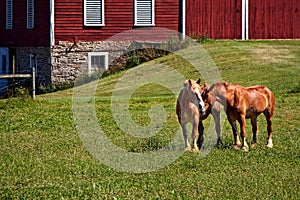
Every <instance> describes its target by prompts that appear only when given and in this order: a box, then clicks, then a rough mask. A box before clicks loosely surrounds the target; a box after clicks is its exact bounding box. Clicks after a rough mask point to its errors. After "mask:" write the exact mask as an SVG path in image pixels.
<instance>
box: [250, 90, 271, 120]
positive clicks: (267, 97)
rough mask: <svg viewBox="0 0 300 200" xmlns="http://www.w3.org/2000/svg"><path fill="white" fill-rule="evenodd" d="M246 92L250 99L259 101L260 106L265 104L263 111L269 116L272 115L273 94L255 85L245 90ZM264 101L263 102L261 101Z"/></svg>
mask: <svg viewBox="0 0 300 200" xmlns="http://www.w3.org/2000/svg"><path fill="white" fill-rule="evenodd" d="M245 90H247V92H248V93H249V94H250V96H251V97H254V99H256V100H258V99H261V100H260V102H259V103H260V104H265V109H267V110H268V111H269V113H270V114H271V115H273V113H274V107H275V97H274V94H273V92H272V91H271V90H270V89H269V88H268V87H266V86H262V85H256V86H251V87H247V88H245ZM262 99H264V100H262Z"/></svg>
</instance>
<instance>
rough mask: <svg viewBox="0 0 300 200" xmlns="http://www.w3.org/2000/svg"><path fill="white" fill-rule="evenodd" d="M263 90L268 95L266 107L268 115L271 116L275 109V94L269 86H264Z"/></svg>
mask: <svg viewBox="0 0 300 200" xmlns="http://www.w3.org/2000/svg"><path fill="white" fill-rule="evenodd" d="M265 91H266V95H267V97H268V105H267V108H266V109H267V111H268V115H270V116H269V117H272V116H273V114H274V110H275V96H274V94H273V92H272V91H271V90H270V89H269V88H267V87H265Z"/></svg>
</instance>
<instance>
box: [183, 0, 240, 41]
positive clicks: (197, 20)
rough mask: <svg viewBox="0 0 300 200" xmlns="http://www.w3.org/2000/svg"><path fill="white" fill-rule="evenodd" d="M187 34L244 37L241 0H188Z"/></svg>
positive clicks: (217, 37)
mask: <svg viewBox="0 0 300 200" xmlns="http://www.w3.org/2000/svg"><path fill="white" fill-rule="evenodd" d="M186 34H187V35H188V36H191V37H203V36H206V37H209V38H214V39H241V38H242V1H241V0H197V1H195V0H186Z"/></svg>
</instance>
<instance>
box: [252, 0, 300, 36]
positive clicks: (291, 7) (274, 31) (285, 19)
mask: <svg viewBox="0 0 300 200" xmlns="http://www.w3.org/2000/svg"><path fill="white" fill-rule="evenodd" d="M249 38H250V39H294V38H300V0H249Z"/></svg>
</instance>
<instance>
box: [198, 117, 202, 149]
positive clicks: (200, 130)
mask: <svg viewBox="0 0 300 200" xmlns="http://www.w3.org/2000/svg"><path fill="white" fill-rule="evenodd" d="M198 132H199V136H198V140H197V146H198V148H199V149H201V147H202V144H203V142H204V137H203V133H204V126H203V122H202V121H201V120H200V121H199V126H198Z"/></svg>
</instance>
